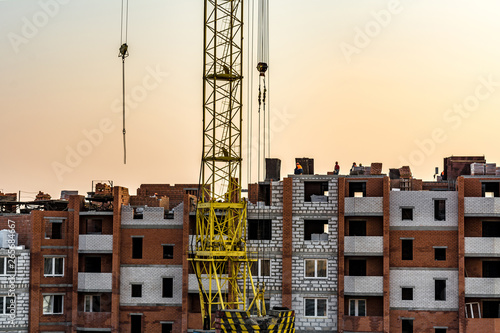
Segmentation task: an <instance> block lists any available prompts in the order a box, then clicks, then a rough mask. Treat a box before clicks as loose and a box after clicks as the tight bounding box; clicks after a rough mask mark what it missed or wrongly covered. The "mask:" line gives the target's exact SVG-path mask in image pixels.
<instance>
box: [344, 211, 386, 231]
mask: <svg viewBox="0 0 500 333" xmlns="http://www.w3.org/2000/svg"><path fill="white" fill-rule="evenodd" d="M349 221H366V236H382V235H383V232H384V222H383V219H382V217H379V216H366V217H346V218H345V223H344V235H345V236H348V235H349Z"/></svg>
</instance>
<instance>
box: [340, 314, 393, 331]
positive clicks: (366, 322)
mask: <svg viewBox="0 0 500 333" xmlns="http://www.w3.org/2000/svg"><path fill="white" fill-rule="evenodd" d="M383 326H384V317H382V316H380V317H379V316H366V317H359V316H344V330H345V331H349V332H382V331H383Z"/></svg>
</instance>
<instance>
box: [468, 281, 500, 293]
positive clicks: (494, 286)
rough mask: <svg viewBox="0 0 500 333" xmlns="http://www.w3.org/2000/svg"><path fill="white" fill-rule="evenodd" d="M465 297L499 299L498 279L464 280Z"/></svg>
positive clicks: (499, 284)
mask: <svg viewBox="0 0 500 333" xmlns="http://www.w3.org/2000/svg"><path fill="white" fill-rule="evenodd" d="M465 297H491V298H498V297H500V278H467V277H466V278H465Z"/></svg>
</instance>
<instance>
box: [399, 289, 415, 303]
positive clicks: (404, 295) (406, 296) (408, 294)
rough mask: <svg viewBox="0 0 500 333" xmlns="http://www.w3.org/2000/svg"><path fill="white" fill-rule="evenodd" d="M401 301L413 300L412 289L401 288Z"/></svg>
mask: <svg viewBox="0 0 500 333" xmlns="http://www.w3.org/2000/svg"><path fill="white" fill-rule="evenodd" d="M401 299H402V300H403V301H411V300H413V288H401Z"/></svg>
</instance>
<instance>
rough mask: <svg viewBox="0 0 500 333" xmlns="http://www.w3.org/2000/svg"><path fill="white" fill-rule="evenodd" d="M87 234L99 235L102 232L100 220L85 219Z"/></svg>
mask: <svg viewBox="0 0 500 333" xmlns="http://www.w3.org/2000/svg"><path fill="white" fill-rule="evenodd" d="M87 234H89V235H100V234H102V220H100V219H88V220H87Z"/></svg>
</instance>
